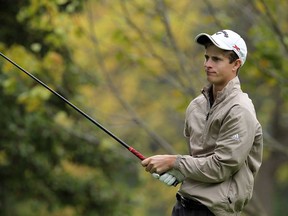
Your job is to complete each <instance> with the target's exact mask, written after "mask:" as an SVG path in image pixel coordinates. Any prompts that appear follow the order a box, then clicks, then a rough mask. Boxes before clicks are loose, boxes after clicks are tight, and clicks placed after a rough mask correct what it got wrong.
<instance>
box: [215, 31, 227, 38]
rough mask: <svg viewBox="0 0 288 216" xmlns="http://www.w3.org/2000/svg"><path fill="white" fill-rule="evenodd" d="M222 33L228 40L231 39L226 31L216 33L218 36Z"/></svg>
mask: <svg viewBox="0 0 288 216" xmlns="http://www.w3.org/2000/svg"><path fill="white" fill-rule="evenodd" d="M221 33H223V34H224V37H226V38H228V37H229V35H228V33H227V32H226V31H224V30H222V31H218V32H217V33H216V35H219V34H221Z"/></svg>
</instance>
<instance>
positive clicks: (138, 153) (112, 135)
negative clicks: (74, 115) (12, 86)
mask: <svg viewBox="0 0 288 216" xmlns="http://www.w3.org/2000/svg"><path fill="white" fill-rule="evenodd" d="M0 55H1V56H2V57H3V58H4V59H6V60H7V61H9V62H10V63H11V64H13V65H14V66H15V67H17V68H18V69H19V70H21V71H22V72H24V73H26V74H27V75H28V76H29V77H31V78H32V79H34V80H35V81H36V82H38V83H39V84H41V85H42V86H43V87H45V88H46V89H48V90H49V91H50V92H52V93H53V94H54V95H56V96H57V97H59V98H60V99H61V100H62V101H64V102H65V103H66V104H68V105H69V106H71V107H72V108H73V109H74V110H76V111H77V112H79V113H80V114H81V115H83V116H84V117H85V118H86V119H88V120H90V121H91V122H92V123H93V124H94V125H96V126H97V127H99V128H100V129H101V130H103V131H104V132H105V133H107V134H108V135H109V136H111V137H112V138H113V139H114V140H116V141H117V142H118V143H120V144H121V145H122V146H124V147H125V148H126V149H128V150H129V151H130V152H131V153H133V154H134V155H135V156H136V157H138V158H139V159H140V160H141V161H142V160H144V159H145V157H144V156H143V155H142V154H141V153H140V152H138V151H137V150H136V149H134V148H133V147H131V146H129V145H128V144H127V143H125V142H124V141H123V140H121V139H120V138H118V137H117V136H115V135H114V134H113V133H112V132H110V131H109V130H107V129H106V128H105V127H103V126H102V125H101V124H100V123H98V122H97V121H96V120H95V119H93V118H92V117H90V116H89V115H87V114H86V113H85V112H83V111H82V110H81V109H79V108H78V107H77V106H75V105H74V104H72V103H71V102H70V101H68V100H67V99H66V98H65V97H63V96H62V95H61V94H59V93H58V92H56V91H54V90H53V89H51V88H50V87H49V86H48V85H46V84H45V83H44V82H42V81H41V80H39V79H38V78H37V77H35V76H34V75H32V74H31V73H29V72H28V71H27V70H25V69H24V68H22V67H20V66H19V65H18V64H16V63H15V62H14V61H12V60H11V59H9V58H8V57H6V56H5V55H4V54H3V53H1V52H0Z"/></svg>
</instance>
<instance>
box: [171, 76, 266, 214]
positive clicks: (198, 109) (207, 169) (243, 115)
mask: <svg viewBox="0 0 288 216" xmlns="http://www.w3.org/2000/svg"><path fill="white" fill-rule="evenodd" d="M202 93H203V94H202V95H200V96H198V97H197V98H195V99H194V100H193V101H192V102H191V103H190V104H189V106H188V108H187V111H186V119H185V129H184V135H185V136H186V137H187V138H189V150H190V155H179V156H178V157H177V160H176V163H175V168H176V169H178V170H180V171H181V172H182V173H183V174H184V176H185V180H184V182H183V183H182V185H181V187H180V189H179V193H180V194H182V196H184V197H188V198H192V199H196V200H198V201H200V202H201V203H203V204H204V205H206V206H207V207H208V208H209V209H210V210H211V211H212V212H213V213H214V214H215V215H217V216H226V215H227V216H228V215H240V214H241V211H242V210H243V207H244V206H245V205H246V204H247V202H248V201H249V199H251V196H252V192H253V185H254V179H255V176H256V174H257V172H258V170H259V167H260V165H261V161H262V149H263V137H262V129H261V125H260V124H259V122H258V120H257V118H256V114H255V110H254V106H253V104H252V101H251V100H250V99H249V97H248V95H247V94H245V93H243V92H242V90H241V88H240V81H239V79H238V77H235V78H234V79H233V80H231V81H230V82H229V83H228V84H227V86H226V87H225V88H224V89H223V90H222V91H221V92H219V93H218V95H217V97H216V100H215V102H214V104H213V106H212V107H210V105H209V100H208V87H207V88H204V89H203V91H202Z"/></svg>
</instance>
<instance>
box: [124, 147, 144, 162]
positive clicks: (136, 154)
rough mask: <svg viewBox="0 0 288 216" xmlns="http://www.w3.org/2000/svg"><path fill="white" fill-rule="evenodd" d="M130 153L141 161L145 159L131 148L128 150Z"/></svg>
mask: <svg viewBox="0 0 288 216" xmlns="http://www.w3.org/2000/svg"><path fill="white" fill-rule="evenodd" d="M128 150H129V151H130V152H132V153H133V154H134V155H135V156H136V157H138V158H139V159H140V160H141V161H142V160H144V159H145V157H144V156H143V155H142V154H141V153H140V152H138V151H137V150H136V149H134V148H132V147H131V146H130V147H129V148H128Z"/></svg>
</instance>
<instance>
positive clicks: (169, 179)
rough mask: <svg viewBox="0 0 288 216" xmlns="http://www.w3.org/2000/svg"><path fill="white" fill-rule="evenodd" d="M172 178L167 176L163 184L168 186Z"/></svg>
mask: <svg viewBox="0 0 288 216" xmlns="http://www.w3.org/2000/svg"><path fill="white" fill-rule="evenodd" d="M173 178H174V176H172V175H169V176H168V177H167V178H166V179H165V180H164V183H165V184H168V182H170V181H171V179H173Z"/></svg>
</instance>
